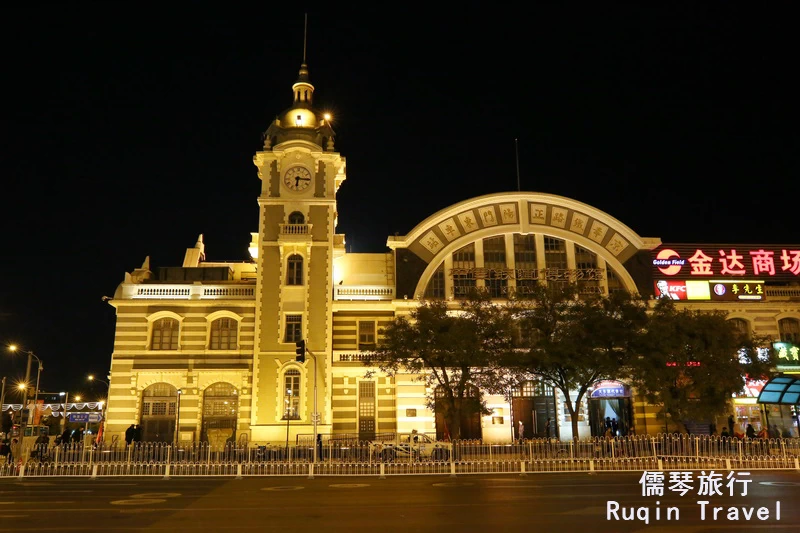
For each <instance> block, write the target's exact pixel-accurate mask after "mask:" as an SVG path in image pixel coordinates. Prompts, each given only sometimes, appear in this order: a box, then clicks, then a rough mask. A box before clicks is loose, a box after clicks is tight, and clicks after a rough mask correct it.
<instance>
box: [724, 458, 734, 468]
mask: <svg viewBox="0 0 800 533" xmlns="http://www.w3.org/2000/svg"><path fill="white" fill-rule="evenodd" d="M725 468H727V469H728V470H733V469H732V468H731V458H730V457H726V458H725Z"/></svg>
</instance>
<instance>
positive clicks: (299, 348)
mask: <svg viewBox="0 0 800 533" xmlns="http://www.w3.org/2000/svg"><path fill="white" fill-rule="evenodd" d="M294 345H295V349H294V353H295V354H297V355H295V357H294V358H295V360H296V361H297V362H298V363H305V362H306V341H305V339H303V340H300V341H297V342H296V343H294Z"/></svg>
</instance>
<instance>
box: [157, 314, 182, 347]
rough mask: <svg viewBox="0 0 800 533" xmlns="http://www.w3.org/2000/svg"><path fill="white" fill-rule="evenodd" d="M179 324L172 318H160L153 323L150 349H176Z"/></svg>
mask: <svg viewBox="0 0 800 533" xmlns="http://www.w3.org/2000/svg"><path fill="white" fill-rule="evenodd" d="M178 332H179V324H178V321H177V320H175V319H174V318H162V319H159V320H156V321H155V322H154V323H153V338H152V343H151V344H150V349H151V350H177V349H178Z"/></svg>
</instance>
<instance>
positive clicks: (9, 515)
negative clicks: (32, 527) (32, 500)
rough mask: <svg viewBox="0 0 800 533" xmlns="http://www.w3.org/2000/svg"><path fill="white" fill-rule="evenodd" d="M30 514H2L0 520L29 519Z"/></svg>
mask: <svg viewBox="0 0 800 533" xmlns="http://www.w3.org/2000/svg"><path fill="white" fill-rule="evenodd" d="M29 516H30V515H29V514H0V518H27V517H29Z"/></svg>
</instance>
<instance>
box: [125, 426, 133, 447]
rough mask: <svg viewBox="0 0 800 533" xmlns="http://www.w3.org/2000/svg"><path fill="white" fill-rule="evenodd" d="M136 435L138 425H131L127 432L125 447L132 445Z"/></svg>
mask: <svg viewBox="0 0 800 533" xmlns="http://www.w3.org/2000/svg"><path fill="white" fill-rule="evenodd" d="M135 433H136V424H131V425H130V426H129V427H128V429H126V430H125V446H130V445H131V442H133V436H134V434H135Z"/></svg>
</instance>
